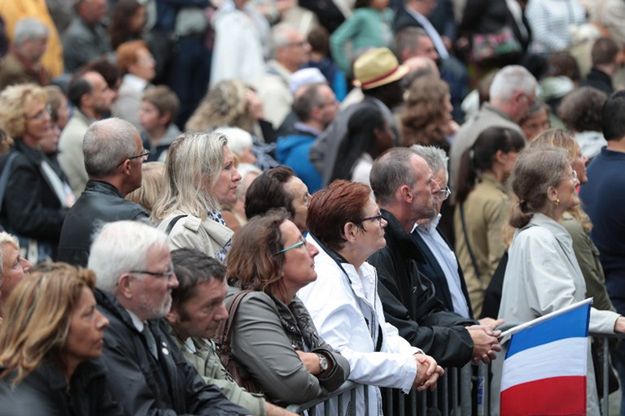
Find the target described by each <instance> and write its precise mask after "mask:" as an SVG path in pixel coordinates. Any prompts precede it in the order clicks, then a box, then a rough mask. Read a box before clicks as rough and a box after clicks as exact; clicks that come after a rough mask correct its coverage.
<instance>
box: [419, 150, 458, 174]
mask: <svg viewBox="0 0 625 416" xmlns="http://www.w3.org/2000/svg"><path fill="white" fill-rule="evenodd" d="M410 150H412V151H413V152H415V153H416V154H418V155H419V156H421V157H422V158H423V159H425V162H426V163H427V164H428V166H429V167H430V169H432V172H434V174H436V173H438V172H439V171H441V170H444V171H445V174H447V162H448V161H449V158H448V157H447V154H445V151H444V150H443V149H441V148H440V147H436V146H423V145H420V144H413V145H412V146H410Z"/></svg>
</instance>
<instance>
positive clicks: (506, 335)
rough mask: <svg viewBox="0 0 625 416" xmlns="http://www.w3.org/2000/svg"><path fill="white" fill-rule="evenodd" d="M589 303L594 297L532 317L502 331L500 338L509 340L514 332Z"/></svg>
mask: <svg viewBox="0 0 625 416" xmlns="http://www.w3.org/2000/svg"><path fill="white" fill-rule="evenodd" d="M587 303H590V304H592V298H588V299H584V300H582V301H580V302H577V303H574V304H572V305H569V306H565V307H564V308H562V309H558V310H557V311H553V312H550V313H548V314H547V315H543V316H539V317H538V318H536V319H532V320H531V321H529V322H525V323H522V324H520V325H517V326H514V327H512V328H510V329H508V330H507V331H505V332H502V333H501V335H500V336H499V337H500V339H501V340H502V342H505V341H504V340H507V338H509V337H510V336H512V335H514V334H516V333H517V332H519V331H522V330H524V329H527V328H530V327H532V326H534V325H536V324H539V323H541V322H543V321H546V320H547V319H551V318H553V317H554V316H558V315H561V314H563V313H564V312H568V311H570V310H571V309H575V308H578V307H580V306H582V305H585V304H587Z"/></svg>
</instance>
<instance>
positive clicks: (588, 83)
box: [580, 67, 614, 95]
mask: <svg viewBox="0 0 625 416" xmlns="http://www.w3.org/2000/svg"><path fill="white" fill-rule="evenodd" d="M580 86H582V87H593V88H596V89H598V90H599V91H603V92H605V93H606V94H607V95H610V94H612V93H613V92H614V86H613V85H612V78H611V77H610V76H609V75H608V74H606V73H605V72H603V71H601V70H599V69H597V68H595V67H592V68H590V72H589V73H588V75H586V78H585V79H584V80H583V81H582V82H581V83H580Z"/></svg>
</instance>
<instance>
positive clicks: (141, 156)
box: [117, 149, 150, 167]
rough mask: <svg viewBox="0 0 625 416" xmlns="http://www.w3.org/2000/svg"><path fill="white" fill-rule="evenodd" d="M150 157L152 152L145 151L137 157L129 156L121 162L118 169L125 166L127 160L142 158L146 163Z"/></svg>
mask: <svg viewBox="0 0 625 416" xmlns="http://www.w3.org/2000/svg"><path fill="white" fill-rule="evenodd" d="M148 156H150V151H149V150H145V149H143V153H141V154H138V155H135V156H128V157H127V158H126V159H124V160H122V161H121V162H119V165H117V167H120V166H121V165H123V164H124V162H125V161H126V160H133V159H139V158H141V161H142V162H145V161H146V160H148Z"/></svg>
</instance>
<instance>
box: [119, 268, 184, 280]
mask: <svg viewBox="0 0 625 416" xmlns="http://www.w3.org/2000/svg"><path fill="white" fill-rule="evenodd" d="M128 273H136V274H147V275H148V276H154V277H164V278H165V279H167V280H169V279H171V278H172V277H174V276H175V273H174V271H173V269H169V270H167V271H166V272H151V271H149V270H131V271H129V272H128Z"/></svg>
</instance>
